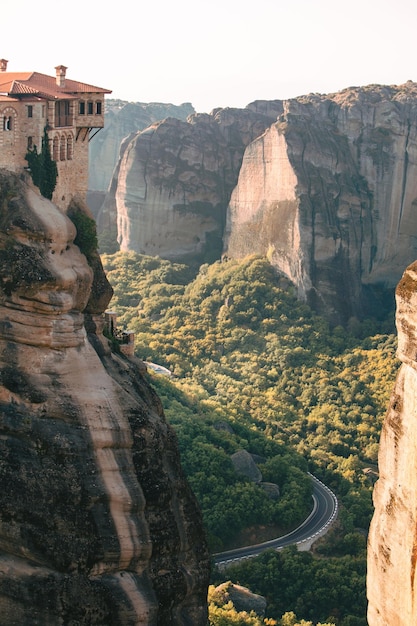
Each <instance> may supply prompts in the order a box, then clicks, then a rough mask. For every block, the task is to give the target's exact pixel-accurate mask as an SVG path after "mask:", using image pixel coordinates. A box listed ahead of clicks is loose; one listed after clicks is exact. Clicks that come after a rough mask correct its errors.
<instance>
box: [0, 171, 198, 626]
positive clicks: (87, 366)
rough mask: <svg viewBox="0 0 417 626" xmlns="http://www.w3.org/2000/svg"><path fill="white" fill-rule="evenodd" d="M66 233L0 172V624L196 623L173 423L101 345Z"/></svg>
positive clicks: (190, 533) (87, 270)
mask: <svg viewBox="0 0 417 626" xmlns="http://www.w3.org/2000/svg"><path fill="white" fill-rule="evenodd" d="M74 236H75V228H74V226H73V224H72V222H71V221H70V220H69V219H68V217H66V216H65V215H63V214H62V213H61V212H60V211H59V210H58V209H57V208H56V207H55V206H54V205H53V204H52V203H50V202H49V201H48V200H46V199H44V198H42V197H41V196H39V195H38V194H37V193H36V191H35V190H34V189H33V188H32V187H30V186H27V185H26V184H24V183H23V182H22V181H20V180H18V179H17V178H16V177H15V176H12V175H10V174H7V173H4V172H0V433H1V436H0V484H1V490H0V624H1V625H2V626H14V625H16V626H17V625H18V626H33V625H35V624H39V625H41V626H57V624H79V625H84V624H85V625H87V624H88V625H90V624H96V625H100V626H109V625H110V624H118V625H120V626H124V625H126V626H127V625H129V626H131V625H132V626H133V625H139V624H146V625H155V626H156V625H158V626H166V625H169V624H172V625H189V626H196V625H201V626H203V625H205V624H206V619H207V609H206V594H207V584H208V572H209V562H208V553H207V547H206V543H205V539H204V535H203V530H202V522H201V516H200V511H199V508H198V506H197V503H196V501H195V498H194V496H193V494H192V493H191V491H190V488H189V486H188V483H187V482H186V480H185V477H184V475H183V473H182V470H181V467H180V461H179V453H178V448H177V442H176V438H175V435H174V432H173V431H172V429H171V428H170V427H169V425H168V424H167V423H166V421H165V419H164V415H163V411H162V407H161V404H160V402H159V400H158V398H157V396H156V395H155V393H154V392H153V390H152V388H151V387H150V386H149V385H148V384H147V383H146V381H145V379H144V378H143V376H142V372H143V370H142V368H141V366H140V362H136V361H134V360H127V359H125V358H123V357H122V356H116V355H114V354H112V353H111V352H110V351H109V349H108V346H107V342H106V340H105V339H104V338H103V336H102V334H101V329H102V322H101V319H102V317H101V315H100V314H101V313H102V311H103V309H104V308H105V307H106V305H107V303H108V300H109V298H110V296H111V290H110V289H109V287H108V286H107V288H106V281H105V278H104V276H103V274H102V270H101V266H100V265H99V264H97V263H95V264H94V270H93V269H92V268H91V267H90V265H89V264H88V263H87V261H86V258H85V256H84V255H83V254H81V252H80V250H79V249H78V248H77V246H75V245H74V243H73V241H74ZM97 283H99V284H101V288H100V293H97V290H96V291H94V289H92V286H94V284H97ZM103 292H104V293H105V294H107V295H106V296H105V297H103V296H102V294H103ZM91 294H93V295H92V296H91ZM100 294H101V295H100ZM84 312H85V315H84ZM85 317H86V319H87V328H88V332H89V335H88V337H87V332H86V329H85V325H84V321H85V320H84V318H85Z"/></svg>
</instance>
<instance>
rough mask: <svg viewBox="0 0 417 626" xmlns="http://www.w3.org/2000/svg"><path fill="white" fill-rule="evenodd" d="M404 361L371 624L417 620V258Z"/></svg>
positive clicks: (389, 442) (383, 446) (391, 418)
mask: <svg viewBox="0 0 417 626" xmlns="http://www.w3.org/2000/svg"><path fill="white" fill-rule="evenodd" d="M396 301H397V329H398V356H399V358H400V360H401V361H402V364H401V367H400V370H399V373H398V376H397V380H396V383H395V387H394V390H393V392H392V395H391V400H390V405H389V408H388V411H387V415H386V417H385V421H384V425H383V429H382V434H381V441H380V450H379V460H378V463H379V480H378V481H377V483H376V484H375V487H374V496H373V497H374V505H375V512H374V515H373V519H372V523H371V528H370V534H369V541H368V578H367V594H368V599H369V607H368V623H369V626H411V624H417V578H416V574H417V419H416V416H417V318H416V316H417V313H416V311H417V262H416V263H414V264H412V265H410V266H409V267H408V268H407V270H406V271H405V273H404V275H403V277H402V279H401V281H400V282H399V284H398V287H397V290H396Z"/></svg>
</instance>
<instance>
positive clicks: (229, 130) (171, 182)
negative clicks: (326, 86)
mask: <svg viewBox="0 0 417 626" xmlns="http://www.w3.org/2000/svg"><path fill="white" fill-rule="evenodd" d="M416 206H417V85H416V84H415V83H413V82H411V81H410V82H408V83H406V84H404V85H400V86H381V85H370V86H368V87H355V88H354V87H351V88H348V89H345V90H343V91H341V92H339V93H336V94H329V95H320V94H310V95H307V96H302V97H299V98H295V99H292V100H287V101H279V100H277V101H271V102H268V101H257V102H254V103H252V104H250V105H248V106H247V107H246V109H215V110H214V111H213V112H212V113H211V114H210V115H207V114H204V115H199V114H197V115H192V116H190V117H189V118H188V119H187V122H184V121H180V120H174V119H167V120H165V121H163V122H156V123H155V124H153V125H152V126H150V127H149V128H147V129H146V130H143V131H142V132H140V133H137V134H136V135H135V136H133V137H129V138H127V139H125V141H124V143H123V145H122V148H121V158H120V160H119V163H118V166H117V168H116V169H115V175H114V178H113V181H112V184H111V186H110V189H109V193H108V194H107V197H106V201H105V203H104V204H103V206H102V210H101V215H100V218H99V224H100V230H101V232H102V233H107V232H108V233H111V234H112V235H111V236H112V237H113V240H114V241H116V237H118V241H119V244H120V248H121V249H122V250H134V251H136V252H140V253H144V254H150V255H159V256H161V257H164V258H168V259H172V260H180V261H187V260H190V259H192V260H194V261H199V262H204V261H208V262H210V261H212V260H214V259H217V258H219V257H220V255H221V253H224V255H225V256H229V257H235V258H242V257H244V256H246V255H248V254H262V255H266V256H267V257H268V258H269V259H270V260H271V263H272V264H273V265H274V267H276V269H277V270H278V271H279V272H281V273H282V274H284V275H285V276H287V277H288V278H289V279H290V280H291V281H292V282H293V283H294V284H295V285H296V287H297V290H298V294H299V296H300V298H302V299H306V300H307V301H308V302H309V303H310V304H311V305H313V306H314V308H315V309H316V310H318V311H319V312H320V313H322V314H324V315H325V316H326V317H327V318H328V319H329V320H330V321H331V322H333V323H335V324H337V323H343V324H344V323H346V322H347V321H348V320H349V318H351V317H358V318H362V317H364V316H370V315H379V314H380V313H381V311H383V310H384V306H385V305H386V303H389V304H392V302H393V292H394V289H395V285H396V284H397V283H398V281H399V279H400V277H401V274H402V271H403V269H404V267H407V266H408V265H409V264H410V263H411V262H412V261H413V260H414V259H415V258H417V237H416V235H417V212H416V211H415V208H416ZM111 251H113V249H112V250H111Z"/></svg>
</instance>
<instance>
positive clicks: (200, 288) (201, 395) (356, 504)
mask: <svg viewBox="0 0 417 626" xmlns="http://www.w3.org/2000/svg"><path fill="white" fill-rule="evenodd" d="M102 261H103V265H104V268H105V270H106V273H107V276H108V279H109V281H110V282H111V284H112V286H113V288H114V291H115V294H114V298H113V300H112V302H111V307H112V309H114V310H116V311H117V313H118V324H119V326H121V327H124V328H125V329H129V330H133V331H135V335H136V354H137V356H138V357H139V358H141V359H143V360H144V361H147V362H150V363H156V364H159V365H162V366H163V367H165V368H167V369H169V370H170V372H171V373H172V375H171V376H169V377H168V376H160V375H155V373H153V371H152V370H151V369H149V377H150V379H151V382H152V384H153V386H154V387H155V388H156V390H157V392H158V395H159V396H160V398H161V400H162V402H163V405H164V410H165V414H166V416H167V419H168V420H169V422H170V423H171V424H172V425H173V427H174V428H175V430H176V432H177V435H178V440H179V447H180V451H181V458H182V464H183V467H184V470H185V472H186V473H187V476H188V479H189V481H190V483H191V486H192V488H193V490H194V492H195V494H196V496H197V498H198V500H199V502H200V505H201V508H202V511H203V517H204V522H205V526H206V530H207V536H208V538H209V543H210V547H211V550H212V551H213V552H215V551H220V550H222V549H227V548H229V547H233V546H235V545H239V544H240V545H244V544H245V543H248V542H259V541H261V540H263V539H267V538H270V537H271V536H273V535H275V536H277V535H279V534H281V533H284V532H286V531H288V530H289V529H291V528H294V527H295V526H297V525H298V524H299V523H300V522H301V521H302V519H304V518H305V517H306V515H307V514H308V512H309V510H310V509H311V506H312V502H311V489H312V487H311V480H310V478H309V475H308V474H307V471H310V472H311V473H313V474H315V475H316V476H318V477H319V478H320V479H321V480H322V481H323V482H324V483H326V484H327V485H328V486H329V487H330V488H331V489H332V490H333V491H334V492H335V493H336V495H337V497H338V499H339V503H340V513H339V517H338V521H337V523H336V524H335V525H334V527H333V529H332V530H331V531H330V532H329V533H328V534H327V535H326V537H325V538H324V539H321V540H320V541H319V542H318V543H317V545H315V547H314V550H313V551H312V552H308V553H306V552H297V550H296V549H295V548H294V549H293V548H288V549H285V550H283V551H281V552H279V553H278V552H272V551H271V552H266V553H264V554H263V555H261V556H260V557H258V558H256V559H250V560H249V561H246V562H245V563H242V564H241V565H239V566H234V567H233V568H230V569H228V570H227V571H225V572H218V571H216V570H214V571H213V583H214V584H217V583H219V582H221V581H224V580H227V579H228V577H231V578H233V580H239V582H240V584H242V585H246V586H248V587H249V588H250V589H251V590H252V591H254V592H256V593H259V594H262V595H263V596H265V597H266V598H267V601H268V606H267V617H262V618H261V617H259V616H256V615H249V614H246V615H243V614H240V613H239V612H238V611H236V610H235V609H234V607H233V606H230V605H226V606H221V604H219V602H218V601H217V602H216V598H215V596H213V597H212V599H211V600H210V620H211V621H210V623H211V624H212V625H213V626H222V625H223V624H280V625H282V626H295V625H297V624H302V625H306V626H308V625H309V624H317V623H322V624H323V623H329V624H336V625H337V626H365V625H366V618H365V615H366V597H365V576H366V535H367V529H368V526H369V522H370V518H371V515H372V485H373V477H375V476H376V475H377V452H378V440H379V433H380V428H381V423H382V420H383V418H384V414H385V411H386V407H387V405H388V400H389V396H390V392H391V389H392V386H393V381H394V378H395V374H396V370H397V367H398V361H397V360H396V357H395V350H396V335H395V329H394V324H393V313H392V314H391V315H390V316H389V318H388V319H386V320H376V319H372V320H365V321H361V322H360V321H359V320H357V319H351V320H350V321H349V324H348V327H347V328H342V327H335V328H331V327H330V326H329V324H328V323H327V322H326V321H325V320H324V319H323V318H322V317H319V316H317V315H316V314H315V313H314V312H313V311H312V310H311V309H310V308H309V307H308V306H307V305H306V304H305V303H303V302H301V301H299V300H298V299H297V296H296V293H295V290H294V288H293V286H292V285H291V284H290V283H289V282H288V281H287V280H286V279H285V278H283V277H282V276H279V275H277V274H276V272H275V271H274V270H273V268H272V267H271V265H270V264H269V263H268V261H267V259H264V258H262V257H257V256H254V257H250V258H247V259H245V260H243V261H240V262H237V261H233V260H229V261H225V262H220V261H218V262H215V263H213V264H211V265H203V266H201V267H200V268H198V269H195V268H192V267H188V266H186V265H182V264H175V263H171V262H169V261H165V260H162V259H159V258H156V257H155V258H154V257H147V256H141V255H138V254H135V253H132V252H130V253H120V252H119V253H116V254H113V255H102ZM116 349H117V345H116ZM241 450H244V451H246V452H249V453H250V454H251V455H252V458H253V459H254V461H255V463H256V466H257V468H258V470H259V471H260V473H261V475H262V481H264V482H267V483H273V484H276V485H277V486H278V488H279V497H278V498H271V497H270V494H268V491H267V490H264V489H262V488H261V487H260V485H259V484H258V483H257V482H254V481H253V480H250V479H249V478H248V477H247V476H245V475H243V474H242V473H240V472H239V471H237V470H236V466H235V465H234V464H233V463H232V460H233V458H234V457H235V456H236V453H238V452H239V451H241ZM229 604H230V603H229ZM251 620H252V621H251Z"/></svg>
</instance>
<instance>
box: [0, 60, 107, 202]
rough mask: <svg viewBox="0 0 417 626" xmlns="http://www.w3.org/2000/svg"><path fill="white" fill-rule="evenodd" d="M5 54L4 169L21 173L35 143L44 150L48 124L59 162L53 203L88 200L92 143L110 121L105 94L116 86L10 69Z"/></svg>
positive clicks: (0, 69) (0, 162)
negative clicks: (106, 86)
mask: <svg viewBox="0 0 417 626" xmlns="http://www.w3.org/2000/svg"><path fill="white" fill-rule="evenodd" d="M7 64H8V61H6V60H5V59H0V168H6V169H8V170H11V171H13V172H16V173H18V172H20V171H22V170H23V169H24V168H26V167H27V161H26V159H25V156H26V154H27V152H28V149H33V148H34V147H35V146H36V147H37V149H38V152H40V151H41V147H42V137H43V135H44V130H45V129H46V131H47V134H48V138H49V142H50V149H51V155H52V158H53V159H54V161H55V162H56V164H57V167H58V180H57V185H56V188H55V191H54V195H53V198H52V199H53V202H54V203H55V204H57V205H58V206H59V207H60V208H61V209H64V210H65V209H66V208H67V207H68V205H69V203H70V201H71V199H72V198H73V197H74V196H79V197H81V198H82V199H83V200H85V198H86V193H87V187H88V143H89V141H90V140H91V139H92V138H93V137H94V135H95V134H96V133H97V132H98V131H99V130H100V129H101V128H103V126H104V96H105V94H110V93H111V91H110V90H108V89H103V88H101V87H94V86H93V85H87V84H86V83H81V82H78V81H75V80H69V79H68V78H67V77H66V71H67V68H66V67H65V66H64V65H58V66H57V67H56V68H55V71H56V75H55V76H47V75H46V74H40V73H38V72H8V71H7Z"/></svg>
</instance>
